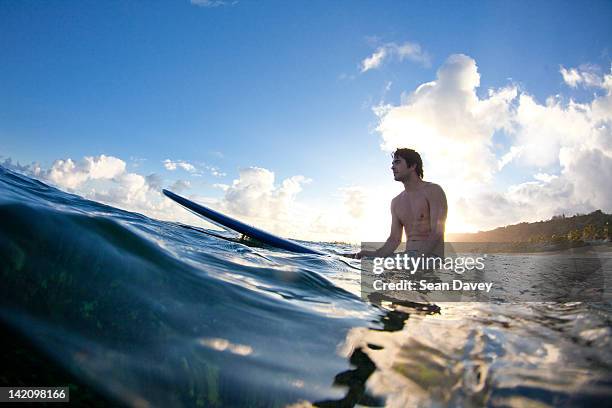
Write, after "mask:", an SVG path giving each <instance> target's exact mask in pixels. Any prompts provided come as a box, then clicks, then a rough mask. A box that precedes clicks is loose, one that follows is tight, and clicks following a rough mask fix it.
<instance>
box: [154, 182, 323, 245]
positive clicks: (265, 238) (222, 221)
mask: <svg viewBox="0 0 612 408" xmlns="http://www.w3.org/2000/svg"><path fill="white" fill-rule="evenodd" d="M162 192H163V193H164V195H165V196H166V197H168V198H170V199H171V200H173V201H175V202H176V203H178V204H180V205H182V206H183V207H185V208H186V209H188V210H190V211H192V212H193V213H195V214H196V215H198V216H200V217H202V218H204V219H205V220H206V221H209V222H212V223H213V224H215V225H217V226H219V227H222V228H224V229H229V230H232V231H235V232H238V233H239V234H243V235H245V236H247V237H249V238H252V239H255V240H256V241H258V242H259V243H261V244H264V245H269V246H271V247H274V248H279V249H284V250H285V251H290V252H297V253H300V254H317V255H324V253H323V252H320V251H317V250H315V249H312V248H308V247H307V246H304V245H301V244H298V243H297V242H294V241H290V240H288V239H285V238H281V237H278V236H276V235H274V234H271V233H269V232H266V231H264V230H261V229H259V228H255V227H253V226H251V225H248V224H245V223H244V222H242V221H238V220H237V219H235V218H232V217H229V216H227V215H225V214H222V213H220V212H218V211H215V210H213V209H211V208H208V207H205V206H203V205H202V204H198V203H196V202H194V201H191V200H189V199H187V198H185V197H181V196H180V195H178V194H175V193H173V192H172V191H169V190H162Z"/></svg>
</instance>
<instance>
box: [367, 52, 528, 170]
mask: <svg viewBox="0 0 612 408" xmlns="http://www.w3.org/2000/svg"><path fill="white" fill-rule="evenodd" d="M479 85H480V74H479V73H478V68H477V66H476V62H475V61H474V60H473V59H472V58H470V57H468V56H466V55H463V54H456V55H451V56H450V57H449V58H448V59H447V60H446V62H445V63H444V64H443V65H442V66H441V67H440V69H438V72H437V78H436V80H434V81H432V82H427V83H424V84H422V85H420V86H419V87H418V88H417V89H416V90H415V91H413V92H412V93H410V94H408V95H406V96H405V97H404V101H403V103H402V104H400V105H398V106H393V105H379V106H376V107H375V108H374V112H375V114H376V115H377V116H378V118H379V124H378V127H377V131H378V132H379V133H380V135H381V137H382V143H381V148H382V149H383V150H384V151H386V152H391V151H393V150H395V149H396V148H398V147H412V148H415V149H416V150H417V151H419V152H420V153H421V154H422V156H423V157H424V160H426V166H425V172H426V173H427V172H429V174H430V175H434V177H437V178H443V179H448V180H450V179H453V180H457V181H462V182H465V181H466V180H467V181H475V182H484V181H487V180H490V179H491V178H492V177H493V174H494V173H495V172H497V170H498V167H499V164H498V160H497V159H496V156H495V154H494V152H493V150H492V148H493V146H492V137H493V134H494V132H495V131H498V130H510V129H511V127H512V126H511V125H512V123H511V118H512V114H513V107H512V101H513V100H514V99H515V97H516V95H517V89H516V87H514V86H509V87H506V88H501V89H497V90H490V91H489V93H488V96H487V97H485V98H479V97H478V95H477V94H476V89H477V88H478V87H479ZM427 163H432V164H435V166H431V167H429V168H428V166H427Z"/></svg>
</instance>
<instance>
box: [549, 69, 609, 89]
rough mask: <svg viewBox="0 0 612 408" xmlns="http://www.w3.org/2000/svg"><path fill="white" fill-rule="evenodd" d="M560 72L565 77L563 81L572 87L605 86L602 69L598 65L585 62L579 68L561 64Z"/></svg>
mask: <svg viewBox="0 0 612 408" xmlns="http://www.w3.org/2000/svg"><path fill="white" fill-rule="evenodd" d="M559 72H560V73H561V76H562V77H563V81H564V82H565V83H566V84H567V85H569V86H570V87H572V88H577V87H578V85H583V86H584V87H591V88H600V87H602V86H603V80H602V77H601V74H600V72H601V71H600V69H599V67H598V66H596V65H592V64H583V65H580V66H579V67H578V68H569V69H566V68H565V67H563V66H560V68H559Z"/></svg>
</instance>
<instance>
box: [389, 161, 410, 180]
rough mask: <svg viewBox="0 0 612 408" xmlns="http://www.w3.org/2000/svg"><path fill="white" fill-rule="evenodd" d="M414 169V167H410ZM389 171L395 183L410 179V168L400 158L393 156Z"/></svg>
mask: <svg viewBox="0 0 612 408" xmlns="http://www.w3.org/2000/svg"><path fill="white" fill-rule="evenodd" d="M412 167H414V166H412ZM391 170H392V171H393V178H394V179H395V181H407V180H409V179H410V174H411V170H412V168H411V167H408V164H407V163H406V159H404V158H403V157H400V156H393V161H392V162H391Z"/></svg>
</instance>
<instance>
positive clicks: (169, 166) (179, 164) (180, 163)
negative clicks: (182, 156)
mask: <svg viewBox="0 0 612 408" xmlns="http://www.w3.org/2000/svg"><path fill="white" fill-rule="evenodd" d="M163 163H164V167H165V168H166V170H170V171H174V170H176V169H178V168H181V169H183V170H185V171H188V172H190V173H195V172H196V170H197V169H196V167H195V166H194V165H193V164H191V163H189V162H186V161H184V160H170V159H166V160H164V162H163Z"/></svg>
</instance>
